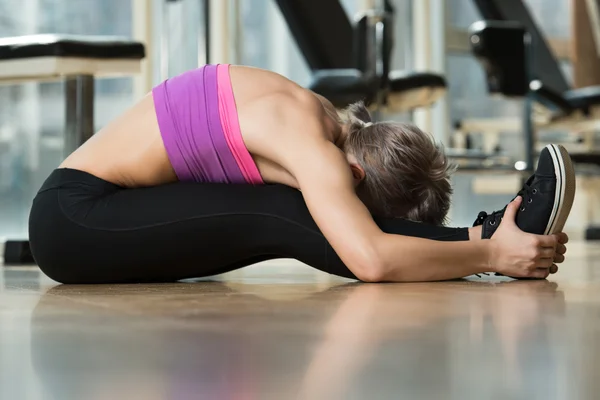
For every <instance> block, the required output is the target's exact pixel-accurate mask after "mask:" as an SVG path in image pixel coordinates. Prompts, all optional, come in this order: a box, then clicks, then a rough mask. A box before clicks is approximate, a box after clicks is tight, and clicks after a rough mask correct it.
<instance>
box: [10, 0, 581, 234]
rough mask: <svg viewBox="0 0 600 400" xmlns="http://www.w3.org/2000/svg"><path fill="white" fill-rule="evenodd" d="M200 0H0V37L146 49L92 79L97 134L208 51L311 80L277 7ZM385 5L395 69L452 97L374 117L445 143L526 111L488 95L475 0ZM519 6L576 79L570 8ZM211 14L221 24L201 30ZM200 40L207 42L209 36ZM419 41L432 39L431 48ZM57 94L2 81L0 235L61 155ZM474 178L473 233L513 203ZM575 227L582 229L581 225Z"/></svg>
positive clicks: (467, 209) (514, 138)
mask: <svg viewBox="0 0 600 400" xmlns="http://www.w3.org/2000/svg"><path fill="white" fill-rule="evenodd" d="M206 1H209V0H176V1H166V0H102V1H99V0H78V1H69V0H0V37H8V36H19V35H29V34H36V33H66V34H82V35H117V36H123V37H128V38H134V39H136V40H140V41H142V42H143V43H145V45H146V53H147V57H146V59H145V61H144V68H143V73H142V75H141V76H137V77H131V78H118V79H101V80H96V90H95V94H94V96H95V101H94V112H95V121H94V124H95V128H96V129H98V128H100V127H102V126H103V125H105V124H106V123H107V122H108V121H109V120H110V119H112V118H113V117H115V116H116V115H118V114H119V113H121V112H122V111H123V110H124V109H126V108H127V107H128V106H129V105H131V104H132V103H133V102H134V101H136V99H138V98H140V97H141V96H143V95H144V94H145V93H147V91H149V90H150V88H151V87H152V85H155V84H157V83H159V82H160V81H162V80H163V79H165V78H167V77H169V76H173V75H176V74H178V73H180V72H183V71H185V70H188V69H192V68H195V67H197V66H198V65H202V64H203V63H205V62H206V60H207V57H208V56H209V55H211V54H212V57H211V61H212V60H216V59H220V60H225V61H227V62H230V63H236V64H244V65H251V66H256V67H261V68H266V69H269V70H273V71H276V72H278V73H281V74H283V75H285V76H286V77H288V78H290V79H292V80H294V81H296V82H298V83H299V84H301V85H308V84H309V82H310V79H311V70H310V68H309V66H308V65H307V62H306V61H305V58H304V57H303V55H302V53H301V52H300V51H299V49H298V46H297V44H296V42H295V40H294V39H293V37H292V35H291V34H290V31H289V28H288V25H287V24H286V21H285V19H284V18H283V16H282V14H281V11H280V8H279V7H278V6H277V4H276V2H275V1H274V0H220V1H212V8H210V11H209V13H210V15H206V11H207V10H208V9H209V8H208V7H207V6H206ZM372 3H374V2H372V1H369V0H343V1H342V5H343V7H344V10H345V11H346V13H347V14H348V16H349V17H350V18H351V19H352V18H354V16H355V15H357V13H359V12H361V11H363V10H366V9H368V8H370V7H372V6H373V4H372ZM390 3H392V4H393V6H394V8H395V11H396V12H395V14H394V19H395V21H394V22H395V23H394V41H395V42H394V49H393V53H392V54H393V56H392V59H391V68H392V69H399V70H414V69H426V70H428V71H432V72H435V73H439V74H441V75H443V76H445V79H446V82H447V93H446V95H445V97H443V98H442V99H440V100H439V101H437V102H436V103H435V104H434V105H433V107H431V108H429V109H427V110H417V111H414V112H406V113H394V112H387V113H384V114H383V115H382V116H381V117H383V118H389V119H396V120H402V121H411V120H412V121H414V122H415V123H417V124H418V125H420V126H421V127H423V128H424V129H427V130H429V131H431V133H432V134H433V135H434V136H435V137H436V138H437V139H438V140H440V141H442V142H443V143H444V144H445V145H446V146H448V147H452V146H453V143H452V142H451V136H452V134H453V126H454V125H455V123H456V121H459V120H462V119H465V118H490V117H494V118H499V117H515V116H519V115H521V114H522V111H521V110H522V108H523V101H522V100H520V99H516V100H510V99H506V98H494V97H493V96H490V95H489V93H488V88H487V81H486V76H485V73H484V70H483V69H482V66H481V64H480V63H478V62H477V60H476V59H475V57H474V56H473V54H472V50H471V46H470V45H469V41H468V33H467V28H468V27H469V26H470V25H471V24H472V23H473V22H475V21H477V20H479V19H482V18H481V15H480V14H479V11H478V9H477V7H476V5H475V4H474V2H473V1H472V0H448V1H444V0H437V1H435V0H433V1H429V0H428V1H422V0H393V1H391V2H390ZM524 3H525V4H526V6H527V7H528V9H529V10H530V12H531V14H532V15H533V17H534V20H535V22H536V23H537V24H538V26H539V28H540V29H541V31H542V32H543V34H544V35H545V37H546V40H547V41H548V43H549V44H550V47H551V48H552V49H553V51H554V54H555V56H556V57H557V59H558V60H559V61H560V65H561V68H562V70H563V71H564V73H565V76H566V77H567V79H568V80H571V60H570V57H571V52H570V51H569V49H570V43H571V40H572V37H571V31H572V29H571V21H572V18H570V17H569V16H570V15H571V13H572V4H571V3H572V2H571V1H569V0H525V1H524ZM223 15H225V17H223ZM215 16H218V18H219V21H220V22H219V24H211V23H210V22H208V21H210V20H211V17H212V18H215ZM224 21H225V22H224ZM207 23H208V24H209V25H207ZM332 29H333V28H332ZM207 34H209V35H210V36H211V37H210V38H209V40H207V36H206V35H207ZM423 37H426V38H428V39H429V40H427V41H426V43H425V44H426V46H425V47H426V48H425V47H424V45H423V43H424V42H423ZM207 47H210V49H209V50H208V51H207ZM213 62H214V61H213ZM63 86H64V84H63V83H61V82H50V83H19V84H14V85H0V221H1V222H0V237H10V238H26V236H27V216H28V212H29V208H30V205H31V201H32V199H33V197H34V194H35V192H36V191H37V189H38V188H39V186H40V185H41V183H42V182H43V180H44V179H45V178H46V177H47V175H48V174H49V173H50V171H51V170H52V169H53V168H55V167H56V166H57V165H58V164H59V163H60V161H61V160H62V159H63V147H62V146H63V133H64V130H65V117H64V115H65V112H64V103H65V95H64V88H63ZM474 140H476V139H474ZM498 140H499V142H498V143H499V144H500V145H501V146H502V151H503V152H505V153H507V154H508V155H510V156H511V157H513V158H514V159H519V157H522V152H523V139H522V136H519V135H514V134H507V135H503V134H500V136H499V139H498ZM477 174H478V172H473V173H470V172H469V171H464V172H463V173H459V174H458V175H457V176H456V177H455V182H454V184H455V191H456V194H455V197H454V206H453V209H452V213H451V214H452V215H451V217H452V224H453V225H470V224H471V223H472V222H473V220H474V218H475V216H476V211H475V210H477V211H479V210H488V211H490V210H491V209H493V208H497V207H498V206H502V205H503V204H504V202H505V201H506V200H507V198H508V197H510V192H509V191H507V193H485V192H480V193H475V192H474V190H473V182H474V179H476V177H477V176H478V175H477ZM582 218H583V217H582ZM586 218H587V217H586ZM574 221H575V222H574V223H576V224H579V225H582V224H583V222H582V221H578V220H577V217H575V218H574Z"/></svg>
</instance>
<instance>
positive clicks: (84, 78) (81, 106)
mask: <svg viewBox="0 0 600 400" xmlns="http://www.w3.org/2000/svg"><path fill="white" fill-rule="evenodd" d="M65 96H66V105H65V111H66V112H65V114H66V119H65V121H66V130H65V146H64V153H65V157H66V156H68V155H69V154H71V153H72V152H73V151H75V150H76V149H77V148H78V147H79V146H81V145H82V144H84V143H85V142H86V141H87V140H88V139H89V138H91V137H92V135H93V134H94V76H93V75H78V76H70V77H67V79H66V80H65Z"/></svg>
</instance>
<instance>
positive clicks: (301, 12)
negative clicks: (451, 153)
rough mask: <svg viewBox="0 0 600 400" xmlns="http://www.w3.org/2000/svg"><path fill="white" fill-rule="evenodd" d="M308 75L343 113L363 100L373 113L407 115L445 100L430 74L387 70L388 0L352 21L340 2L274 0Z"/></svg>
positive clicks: (441, 83) (442, 86)
mask: <svg viewBox="0 0 600 400" xmlns="http://www.w3.org/2000/svg"><path fill="white" fill-rule="evenodd" d="M276 2H277V5H278V6H279V8H280V10H281V12H282V14H283V16H284V18H285V20H286V22H287V24H288V26H289V28H290V31H291V33H292V36H293V37H294V39H295V41H296V43H297V44H298V47H299V48H300V51H301V52H302V54H303V55H304V57H305V59H306V61H307V63H308V65H309V68H310V69H311V70H312V73H313V76H312V81H311V83H310V85H309V88H310V89H311V90H313V91H314V92H316V93H318V94H320V95H322V96H324V97H325V98H327V99H328V100H330V101H331V102H332V103H333V104H334V105H335V106H336V107H338V108H343V107H345V106H347V105H349V104H351V103H353V102H355V101H359V100H365V101H366V103H367V104H369V105H371V107H372V108H373V109H376V110H382V109H388V110H390V111H393V112H403V111H410V110H412V109H414V108H418V107H426V106H429V105H431V104H433V103H434V102H435V101H436V100H437V99H439V98H440V97H441V96H442V95H444V93H445V91H446V81H445V79H444V77H443V76H441V75H438V74H435V73H431V72H413V71H399V70H397V71H392V70H391V56H392V51H393V48H394V41H393V39H394V32H393V23H394V15H395V14H394V8H393V7H392V4H391V2H390V1H389V0H382V1H378V2H377V6H376V7H375V8H374V9H371V10H367V11H365V12H363V13H360V14H358V15H357V16H356V18H355V21H354V22H351V21H350V19H349V17H348V15H347V14H346V11H345V10H344V8H343V7H342V5H341V4H340V2H339V0H276Z"/></svg>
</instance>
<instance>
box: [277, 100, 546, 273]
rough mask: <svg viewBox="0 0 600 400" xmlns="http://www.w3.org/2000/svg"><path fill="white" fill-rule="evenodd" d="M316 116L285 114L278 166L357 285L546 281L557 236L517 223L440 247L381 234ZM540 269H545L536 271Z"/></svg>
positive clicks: (342, 158) (343, 162) (313, 113)
mask: <svg viewBox="0 0 600 400" xmlns="http://www.w3.org/2000/svg"><path fill="white" fill-rule="evenodd" d="M297 110H298V109H297V108H296V111H297ZM321 110H322V107H321ZM315 113H317V110H316V107H315V109H313V110H312V114H311V113H306V114H303V113H296V112H295V113H293V115H295V116H296V118H294V117H293V115H287V116H286V119H285V120H286V134H285V135H281V138H278V139H277V140H278V141H279V140H281V142H280V143H278V144H277V148H278V156H277V158H278V160H277V161H278V162H279V163H280V164H281V165H282V166H283V167H284V168H286V169H287V170H288V171H289V172H290V173H291V174H292V175H294V177H295V178H296V180H297V182H298V184H299V187H300V189H301V190H302V194H303V196H304V199H305V201H306V204H307V206H308V209H309V211H310V213H311V215H312V217H313V218H314V220H315V222H316V223H317V225H318V226H319V228H320V229H321V231H322V232H323V234H324V235H325V237H326V238H327V240H328V241H329V243H330V244H331V246H332V247H333V249H334V250H335V251H336V253H337V254H338V256H339V257H340V258H341V260H342V261H343V262H344V264H346V266H347V267H348V268H349V269H350V270H351V271H352V272H353V273H354V274H355V275H356V276H357V277H358V278H359V279H360V280H363V281H368V282H379V281H395V282H409V281H435V280H445V279H454V278H460V277H464V276H468V275H472V274H476V273H481V272H501V273H506V274H508V275H511V276H535V277H545V276H547V274H548V270H547V268H549V267H550V266H551V265H552V258H553V257H554V249H555V247H556V238H554V237H550V236H546V237H540V236H535V235H529V234H525V233H523V232H521V231H520V230H518V228H516V225H515V226H514V229H512V230H510V229H509V228H512V227H508V223H503V224H504V225H505V226H506V227H507V228H505V229H504V230H503V231H502V229H503V228H502V226H501V227H500V228H499V229H498V231H497V232H496V234H495V236H497V237H503V238H504V239H503V240H477V241H464V242H440V241H434V240H427V239H422V238H414V237H408V236H401V235H390V234H386V233H384V232H382V231H381V230H380V229H379V227H378V226H377V225H376V224H375V222H374V221H373V218H372V217H371V214H370V213H369V211H368V210H367V208H366V207H365V205H364V204H363V203H362V202H361V201H360V199H359V198H358V197H357V195H356V193H355V189H354V183H353V177H352V174H351V171H350V168H349V167H348V162H347V160H346V155H345V154H344V153H343V152H342V151H341V150H340V149H339V148H337V147H336V146H335V145H334V144H333V143H332V142H330V141H328V140H327V139H326V137H327V136H326V135H325V134H324V129H325V127H324V125H323V122H321V119H319V118H314V117H312V118H311V117H309V118H307V117H306V115H309V116H310V115H315ZM296 126H297V132H296V133H294V129H295V128H292V127H296ZM287 132H291V133H289V134H287ZM314 132H317V134H314ZM511 207H512V208H510V210H513V209H514V210H513V211H515V212H516V207H517V206H514V205H512V206H511ZM513 221H514V216H513ZM513 225H514V222H513ZM509 230H510V231H509ZM501 231H502V232H501ZM504 231H507V232H506V234H504V233H503V232H504ZM542 258H544V259H546V260H545V261H544V262H543V263H541V260H542ZM547 258H549V261H548V260H547ZM548 262H549V265H547V266H546V264H548ZM504 264H507V265H504ZM536 264H537V265H536ZM542 264H543V265H542ZM540 266H544V267H545V268H546V269H545V270H539V271H538V270H537V269H536V268H537V267H540Z"/></svg>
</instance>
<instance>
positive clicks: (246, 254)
mask: <svg viewBox="0 0 600 400" xmlns="http://www.w3.org/2000/svg"><path fill="white" fill-rule="evenodd" d="M377 224H378V225H379V226H380V227H381V229H382V230H383V231H385V232H388V233H394V234H400V235H407V236H416V237H424V238H429V239H435V240H468V239H469V236H468V230H467V229H466V228H446V227H438V226H431V225H426V224H419V223H415V222H410V221H406V220H402V219H377ZM29 239H30V243H31V249H32V252H33V255H34V257H35V260H36V262H37V263H38V265H39V267H40V268H41V269H42V271H43V272H44V273H45V274H46V275H48V276H49V277H50V278H52V279H54V280H56V281H58V282H62V283H120V282H172V281H177V280H181V279H188V278H199V277H204V276H210V275H216V274H220V273H224V272H227V271H232V270H234V269H238V268H241V267H244V266H247V265H250V264H253V263H256V262H259V261H265V260H269V259H274V258H295V259H297V260H299V261H302V262H304V263H306V264H308V265H310V266H312V267H314V268H317V269H319V270H321V271H324V272H328V273H330V274H335V275H339V276H343V277H347V278H355V276H354V275H353V274H352V272H351V271H350V270H348V268H347V267H346V266H345V265H344V264H343V263H342V261H341V260H340V258H339V257H338V256H337V254H336V253H335V252H334V251H333V249H332V248H331V246H330V245H329V243H328V242H327V240H326V239H325V237H324V236H323V234H322V233H321V232H320V231H319V229H318V227H317V226H316V224H315V222H314V221H313V219H312V218H311V216H310V213H309V212H308V210H307V208H306V205H305V203H304V200H303V198H302V195H301V194H300V192H299V191H297V190H295V189H292V188H289V187H286V186H282V185H266V186H251V185H226V184H198V183H182V182H180V183H174V184H168V185H163V186H156V187H150V188H141V189H125V188H122V187H120V186H117V185H114V184H112V183H110V182H107V181H104V180H102V179H100V178H97V177H95V176H93V175H91V174H88V173H86V172H82V171H77V170H72V169H58V170H55V171H54V172H52V174H51V175H50V177H49V178H48V179H47V180H46V182H45V183H44V185H43V186H42V188H41V189H40V191H39V193H38V194H37V196H36V198H35V199H34V202H33V207H32V209H31V215H30V218H29Z"/></svg>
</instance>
